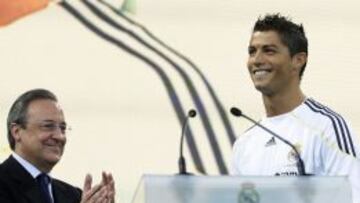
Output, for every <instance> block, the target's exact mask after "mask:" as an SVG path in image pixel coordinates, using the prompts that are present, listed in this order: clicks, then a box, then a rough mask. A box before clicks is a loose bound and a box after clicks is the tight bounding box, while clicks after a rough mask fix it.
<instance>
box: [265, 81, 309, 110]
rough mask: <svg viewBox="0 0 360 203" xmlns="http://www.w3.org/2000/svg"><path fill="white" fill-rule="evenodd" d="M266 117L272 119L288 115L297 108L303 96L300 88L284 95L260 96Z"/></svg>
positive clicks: (303, 98)
mask: <svg viewBox="0 0 360 203" xmlns="http://www.w3.org/2000/svg"><path fill="white" fill-rule="evenodd" d="M262 98H263V102H264V106H265V111H266V116H267V117H273V116H278V115H281V114H284V113H288V112H290V111H292V110H294V109H295V108H296V107H298V106H299V105H300V104H301V103H302V102H303V101H304V100H305V95H304V94H303V93H302V91H301V89H300V88H296V89H295V90H292V91H287V92H285V93H279V94H275V95H271V96H267V95H264V94H263V95H262Z"/></svg>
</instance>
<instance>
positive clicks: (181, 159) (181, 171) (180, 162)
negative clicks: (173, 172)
mask: <svg viewBox="0 0 360 203" xmlns="http://www.w3.org/2000/svg"><path fill="white" fill-rule="evenodd" d="M195 116H196V111H195V110H194V109H190V111H189V112H188V114H187V115H186V117H185V121H184V123H183V126H182V130H181V138H180V156H179V160H178V165H179V173H178V175H190V173H188V172H187V171H186V162H185V158H184V156H183V144H184V138H185V134H186V130H187V126H188V123H189V118H194V117H195Z"/></svg>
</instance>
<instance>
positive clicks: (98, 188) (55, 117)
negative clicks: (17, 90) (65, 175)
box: [0, 89, 115, 203]
mask: <svg viewBox="0 0 360 203" xmlns="http://www.w3.org/2000/svg"><path fill="white" fill-rule="evenodd" d="M7 128H8V140H9V144H10V147H11V149H12V150H13V153H12V155H11V156H10V157H9V158H8V159H7V160H5V161H4V162H3V163H2V164H0V202H1V203H90V202H91V203H113V202H114V196H115V187H114V180H113V178H112V175H111V174H107V173H105V172H103V174H102V181H101V182H100V183H99V184H96V185H94V186H92V178H91V176H90V175H87V176H86V178H85V183H84V188H83V190H82V191H81V190H80V189H79V188H76V187H74V186H71V185H69V184H67V183H65V182H63V181H60V180H57V179H55V178H52V177H50V175H49V172H50V171H51V170H52V168H53V167H54V166H55V165H56V164H57V163H58V161H59V160H60V159H61V156H62V154H63V151H64V147H65V144H66V136H65V135H66V131H67V130H68V126H67V124H66V122H65V117H64V113H63V110H62V109H61V107H60V105H59V104H58V101H57V98H56V96H55V95H54V94H53V93H51V92H50V91H48V90H44V89H35V90H30V91H28V92H25V93H24V94H22V95H21V96H20V97H19V98H18V99H17V100H16V101H15V103H14V104H13V105H12V107H11V109H10V112H9V115H8V119H7Z"/></svg>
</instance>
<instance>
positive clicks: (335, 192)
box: [132, 175, 352, 203]
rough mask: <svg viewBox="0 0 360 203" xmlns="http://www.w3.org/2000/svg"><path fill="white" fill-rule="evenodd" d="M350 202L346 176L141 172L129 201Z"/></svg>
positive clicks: (152, 202)
mask: <svg viewBox="0 0 360 203" xmlns="http://www.w3.org/2000/svg"><path fill="white" fill-rule="evenodd" d="M205 202H206V203H340V202H341V203H351V202H352V199H351V187H350V184H349V181H348V179H347V177H319V176H313V177H249V176H183V175H173V176H170V175H169V176H165V175H143V177H142V178H141V180H140V183H139V185H138V188H137V190H136V192H135V195H134V197H133V201H132V203H205Z"/></svg>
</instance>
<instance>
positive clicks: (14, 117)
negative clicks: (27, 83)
mask: <svg viewBox="0 0 360 203" xmlns="http://www.w3.org/2000/svg"><path fill="white" fill-rule="evenodd" d="M38 99H49V100H52V101H55V102H57V101H58V100H57V98H56V96H55V94H53V93H52V92H50V91H49V90H46V89H33V90H29V91H27V92H25V93H23V94H22V95H20V96H19V97H18V98H17V99H16V101H15V102H14V103H13V105H12V106H11V108H10V111H9V114H8V117H7V130H8V133H7V136H8V141H9V145H10V148H11V149H12V150H14V149H15V139H14V137H13V136H12V134H11V127H12V124H13V123H16V124H19V125H22V127H24V128H25V127H26V125H25V124H26V121H27V110H28V106H29V104H30V103H31V102H32V101H34V100H38Z"/></svg>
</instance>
